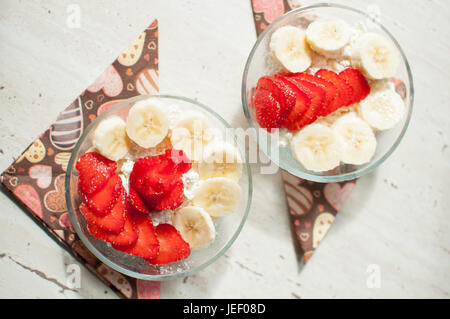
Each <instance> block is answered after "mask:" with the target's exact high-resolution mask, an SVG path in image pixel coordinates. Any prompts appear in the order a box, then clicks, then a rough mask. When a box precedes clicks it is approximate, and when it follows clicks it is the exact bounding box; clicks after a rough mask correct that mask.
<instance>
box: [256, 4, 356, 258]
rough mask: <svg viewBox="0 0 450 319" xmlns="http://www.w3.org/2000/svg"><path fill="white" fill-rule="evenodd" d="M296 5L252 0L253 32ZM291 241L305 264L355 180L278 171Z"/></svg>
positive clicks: (258, 30) (262, 28) (259, 31)
mask: <svg viewBox="0 0 450 319" xmlns="http://www.w3.org/2000/svg"><path fill="white" fill-rule="evenodd" d="M298 7H300V4H299V3H298V1H295V0H290V1H288V0H252V9H253V17H254V20H255V27H256V33H257V34H258V35H259V34H260V33H261V32H263V31H264V29H265V28H266V27H267V26H268V25H269V24H270V23H271V22H272V21H273V20H275V19H276V18H278V17H279V16H280V15H282V14H284V13H286V12H288V11H290V10H292V9H295V8H298ZM282 176H283V181H284V188H285V191H286V198H287V203H288V207H289V212H290V216H291V218H290V221H291V223H292V227H293V230H294V232H295V234H294V242H295V248H296V251H297V252H298V254H299V259H300V260H301V261H302V262H303V263H304V264H305V263H306V262H307V261H308V259H309V258H310V257H311V255H312V253H313V251H314V249H316V248H317V246H318V245H319V243H320V241H321V240H322V239H323V238H324V237H325V235H326V233H327V232H328V229H329V228H330V226H331V224H332V223H333V221H334V218H335V216H336V214H337V213H338V211H339V209H340V208H341V205H342V203H343V202H344V201H345V199H346V198H347V196H348V195H349V194H350V192H351V191H352V189H353V187H354V186H355V182H356V180H352V181H348V182H343V183H328V184H324V183H316V182H310V181H306V180H303V179H301V178H299V177H296V176H294V175H292V174H289V173H288V172H287V171H284V170H283V171H282Z"/></svg>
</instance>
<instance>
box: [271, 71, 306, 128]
mask: <svg viewBox="0 0 450 319" xmlns="http://www.w3.org/2000/svg"><path fill="white" fill-rule="evenodd" d="M275 78H277V79H279V80H280V81H282V82H283V83H284V84H285V85H286V86H288V87H289V88H290V89H291V90H292V91H293V92H294V94H295V104H294V106H293V108H292V110H291V112H290V114H288V116H287V117H286V119H285V120H284V121H283V123H281V124H282V126H290V125H291V124H292V122H294V121H295V120H296V119H297V118H299V117H300V116H302V115H303V114H304V113H305V112H306V110H308V108H309V106H310V104H311V98H310V97H309V96H308V95H307V94H306V93H305V92H304V91H302V90H300V89H299V88H298V86H297V85H295V84H294V83H293V82H292V81H289V80H288V79H287V78H286V75H284V73H279V74H275Z"/></svg>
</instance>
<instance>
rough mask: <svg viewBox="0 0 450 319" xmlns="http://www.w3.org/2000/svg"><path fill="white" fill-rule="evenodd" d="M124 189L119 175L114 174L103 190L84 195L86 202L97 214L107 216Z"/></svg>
mask: <svg viewBox="0 0 450 319" xmlns="http://www.w3.org/2000/svg"><path fill="white" fill-rule="evenodd" d="M122 189H123V186H122V180H121V179H120V177H119V175H117V174H113V175H112V176H111V177H110V178H109V179H108V181H107V182H106V184H105V185H104V186H103V188H102V189H100V190H98V191H97V192H95V193H94V194H86V195H84V201H85V202H86V203H87V204H88V206H89V208H90V209H91V210H92V211H93V212H94V213H97V214H100V215H105V214H107V213H109V211H110V210H111V208H113V206H114V204H115V203H116V201H117V199H118V198H119V197H120V194H121V190H122Z"/></svg>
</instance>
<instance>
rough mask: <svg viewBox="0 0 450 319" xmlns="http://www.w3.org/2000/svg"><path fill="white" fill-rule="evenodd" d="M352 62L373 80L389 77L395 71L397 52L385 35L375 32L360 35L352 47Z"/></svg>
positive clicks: (397, 60) (397, 58) (397, 59)
mask: <svg viewBox="0 0 450 319" xmlns="http://www.w3.org/2000/svg"><path fill="white" fill-rule="evenodd" d="M352 63H353V64H354V65H356V66H359V68H360V69H361V70H362V72H363V74H364V75H365V76H366V77H368V78H370V79H374V80H381V79H385V78H390V77H392V76H394V75H395V74H396V73H397V69H398V66H399V63H400V58H399V53H398V51H397V49H396V48H395V46H394V45H393V44H392V42H391V41H390V40H388V39H387V38H386V37H384V36H382V35H379V34H377V33H365V34H363V35H361V36H360V37H359V38H358V39H357V40H356V42H355V44H354V45H353V47H352Z"/></svg>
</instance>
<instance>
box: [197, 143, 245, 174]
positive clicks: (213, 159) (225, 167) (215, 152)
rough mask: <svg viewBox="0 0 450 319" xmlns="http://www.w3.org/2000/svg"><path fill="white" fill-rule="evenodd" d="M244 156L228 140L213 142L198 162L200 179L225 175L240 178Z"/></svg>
mask: <svg viewBox="0 0 450 319" xmlns="http://www.w3.org/2000/svg"><path fill="white" fill-rule="evenodd" d="M241 163H242V158H241V155H240V153H239V151H238V149H237V148H236V147H234V146H233V145H231V144H230V143H226V142H213V143H211V144H210V145H208V146H207V147H206V149H205V153H204V156H203V159H202V161H201V162H200V163H199V164H198V172H199V176H200V179H208V178H212V177H225V178H230V179H232V180H235V181H237V180H239V178H240V177H241V174H242V165H241Z"/></svg>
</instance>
